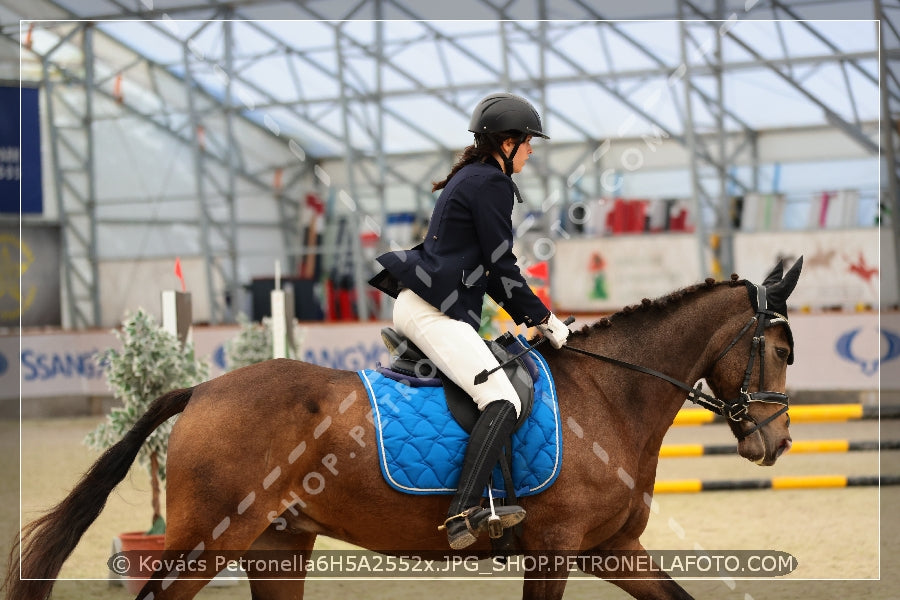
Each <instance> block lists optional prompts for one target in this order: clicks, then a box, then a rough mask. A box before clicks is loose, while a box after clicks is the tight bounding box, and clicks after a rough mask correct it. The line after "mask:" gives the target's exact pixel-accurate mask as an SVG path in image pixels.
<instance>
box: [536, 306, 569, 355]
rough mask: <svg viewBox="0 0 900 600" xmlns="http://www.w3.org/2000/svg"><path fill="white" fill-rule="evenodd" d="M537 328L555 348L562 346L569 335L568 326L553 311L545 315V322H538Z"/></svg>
mask: <svg viewBox="0 0 900 600" xmlns="http://www.w3.org/2000/svg"><path fill="white" fill-rule="evenodd" d="M537 328H538V330H539V331H540V332H541V333H542V334H544V337H546V338H547V339H549V340H550V343H551V344H552V345H553V347H554V348H556V349H557V350H558V349H560V348H562V347H563V345H564V344H565V343H566V339H567V338H568V337H569V328H568V327H567V326H566V324H565V323H563V322H562V321H560V320H559V319H558V318H557V317H556V315H554V314H553V313H550V316H549V317H547V322H546V323H541V324H539V325H538V326H537Z"/></svg>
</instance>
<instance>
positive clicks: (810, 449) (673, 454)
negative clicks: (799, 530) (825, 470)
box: [659, 440, 900, 458]
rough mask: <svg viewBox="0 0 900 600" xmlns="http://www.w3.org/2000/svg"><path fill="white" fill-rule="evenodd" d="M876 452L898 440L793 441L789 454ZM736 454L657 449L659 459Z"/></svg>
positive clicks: (731, 450)
mask: <svg viewBox="0 0 900 600" xmlns="http://www.w3.org/2000/svg"><path fill="white" fill-rule="evenodd" d="M876 450H900V440H881V443H879V442H878V440H863V441H850V440H795V441H794V443H793V444H792V445H791V449H790V451H789V453H790V454H820V453H826V452H868V451H876ZM731 454H737V446H736V444H708V445H703V444H664V445H663V446H662V447H661V448H660V449H659V457H660V458H690V457H695V456H721V455H731Z"/></svg>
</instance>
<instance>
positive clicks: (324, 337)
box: [0, 322, 388, 400]
mask: <svg viewBox="0 0 900 600" xmlns="http://www.w3.org/2000/svg"><path fill="white" fill-rule="evenodd" d="M386 325H388V323H378V322H372V323H352V324H347V325H326V324H309V325H306V324H303V325H301V326H300V331H301V336H302V338H303V343H302V347H301V349H300V358H302V359H303V360H305V361H306V362H311V363H314V364H317V365H321V366H325V367H332V368H335V369H346V370H352V371H355V370H357V369H362V368H374V367H375V363H376V362H381V363H383V364H384V363H387V360H388V355H387V350H386V349H385V347H384V343H383V342H382V341H381V328H382V327H384V326H386ZM238 331H239V329H238V327H236V326H223V327H195V328H193V331H192V339H193V344H194V348H195V350H196V352H197V355H198V356H200V357H203V358H205V359H206V360H207V362H209V364H210V377H216V376H218V375H221V374H222V373H224V372H225V370H226V364H225V343H226V342H228V340H230V339H232V338H234V337H235V336H236V335H237V334H238ZM20 341H21V348H20ZM118 345H119V342H118V340H117V339H116V337H115V335H114V334H113V333H112V332H111V331H102V330H94V331H84V332H69V333H65V332H54V333H26V334H25V335H23V336H21V338H20V337H19V336H17V335H7V336H0V397H2V398H4V399H9V398H16V397H18V395H19V384H20V381H19V377H20V373H21V395H22V396H21V397H22V398H23V400H27V399H29V398H49V397H64V396H108V395H110V391H109V388H108V387H107V385H106V379H105V377H104V375H103V371H102V370H101V369H100V367H99V366H98V365H97V361H96V359H95V357H96V355H97V353H98V352H101V351H103V350H105V349H106V348H110V347H118ZM17 361H18V363H19V368H18V369H17V368H16V362H17Z"/></svg>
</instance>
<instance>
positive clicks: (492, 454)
mask: <svg viewBox="0 0 900 600" xmlns="http://www.w3.org/2000/svg"><path fill="white" fill-rule="evenodd" d="M394 326H395V327H396V329H397V330H398V331H399V332H400V333H402V334H404V335H406V336H407V337H408V338H409V339H410V340H412V342H413V343H414V344H415V345H416V346H418V347H419V348H420V349H421V350H422V351H423V352H425V354H426V355H427V356H428V357H429V358H430V359H431V360H432V362H434V364H435V366H437V368H438V369H440V370H441V371H443V372H444V373H445V374H446V375H447V376H448V377H450V379H452V380H453V381H454V382H455V383H456V384H457V385H459V386H460V387H461V388H463V389H464V390H465V391H466V392H467V393H469V394H470V395H471V396H472V398H473V399H474V400H475V402H476V403H477V404H478V407H479V408H480V409H481V411H482V413H481V415H480V416H479V418H478V421H476V423H475V427H474V428H473V430H472V434H471V436H470V438H469V445H468V447H467V449H466V454H465V458H464V459H463V467H462V471H461V473H460V480H459V484H458V486H457V493H456V495H455V496H454V498H453V500H452V502H451V503H450V510H449V511H448V517H449V518H448V519H447V521H446V523H445V525H446V527H447V537H448V539H449V541H450V545H451V547H453V548H455V549H460V548H465V547H466V546H468V545H470V544H472V543H473V542H474V541H475V536H476V535H477V534H478V533H479V532H480V531H481V530H483V529H484V528H485V527H486V526H487V519H488V517H489V516H490V514H491V513H490V510H489V509H482V508H481V507H480V501H481V497H482V492H483V490H484V488H485V486H486V485H487V484H488V481H489V479H490V475H491V471H493V468H494V466H495V465H496V464H497V461H498V460H499V458H500V455H501V452H502V449H503V446H505V445H506V443H507V442H508V440H509V437H510V435H511V434H512V431H513V429H514V427H515V424H516V420H517V418H518V413H519V410H520V406H521V405H520V402H519V398H518V395H517V394H516V391H515V389H514V388H513V386H512V383H510V381H509V379H508V378H507V377H506V374H505V373H503V372H502V371H497V372H496V373H493V374H492V375H491V376H490V377H488V380H487V381H486V382H484V383H482V384H479V385H475V382H474V379H475V375H477V374H478V373H480V372H481V371H482V370H484V369H491V368H493V367H495V366H497V365H498V364H499V362H498V361H497V359H496V358H495V357H494V355H493V353H491V351H490V350H489V349H488V348H487V346H486V345H485V343H484V341H483V340H482V339H481V337H479V335H478V333H477V332H476V331H475V330H474V329H473V328H472V327H470V326H469V325H467V324H466V323H463V322H461V321H456V320H454V319H451V318H450V317H448V316H446V315H445V314H443V313H442V312H440V311H439V310H437V309H436V308H434V307H433V306H431V305H430V304H428V303H427V302H425V301H424V300H422V299H421V298H420V297H419V296H417V295H416V294H415V293H413V292H412V291H410V290H404V291H402V292H401V293H400V295H399V296H398V298H397V302H396V303H395V304H394ZM497 514H498V515H499V516H500V518H501V525H502V526H503V527H512V526H513V525H515V524H516V523H518V522H519V521H521V520H522V519H524V518H525V511H524V510H523V509H522V508H521V507H519V506H505V507H500V508H498V509H497Z"/></svg>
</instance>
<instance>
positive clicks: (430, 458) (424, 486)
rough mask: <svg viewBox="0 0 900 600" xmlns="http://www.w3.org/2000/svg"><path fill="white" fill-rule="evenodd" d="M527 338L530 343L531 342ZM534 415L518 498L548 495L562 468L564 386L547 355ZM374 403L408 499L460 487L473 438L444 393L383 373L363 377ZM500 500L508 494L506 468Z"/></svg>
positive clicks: (520, 447)
mask: <svg viewBox="0 0 900 600" xmlns="http://www.w3.org/2000/svg"><path fill="white" fill-rule="evenodd" d="M520 339H521V340H522V341H523V343H524V341H525V340H524V338H521V337H520ZM531 354H532V356H533V357H534V359H535V362H536V363H537V366H538V373H539V376H538V379H537V381H536V382H535V389H534V407H533V409H532V411H531V415H530V416H529V417H528V419H527V420H526V421H525V422H524V423H523V424H522V426H521V427H520V428H519V429H518V430H517V431H516V432H515V433H514V434H513V437H512V445H511V446H512V478H513V484H514V486H515V490H516V494H517V495H518V496H530V495H533V494H537V493H539V492H542V491H544V490H546V489H547V488H548V487H550V486H551V485H552V484H553V482H554V481H556V478H557V476H558V475H559V470H560V467H561V466H562V427H561V419H560V416H559V403H558V401H557V398H556V386H555V385H554V383H553V377H552V375H551V374H550V369H549V368H548V367H547V363H546V361H545V360H544V358H543V357H542V356H540V355H539V354H538V353H537V352H536V351H533V352H532V353H531ZM358 373H359V376H360V378H361V379H362V381H363V384H364V385H365V386H366V391H367V392H368V395H369V401H370V402H371V403H372V416H373V418H374V422H375V433H376V436H377V440H378V453H379V464H380V466H381V473H382V474H383V475H384V478H385V480H386V481H387V482H388V484H389V485H390V486H391V487H393V488H394V489H396V490H398V491H401V492H405V493H407V494H452V493H454V492H455V491H456V486H457V484H458V482H459V473H460V470H461V469H462V461H463V455H464V454H465V451H466V443H467V442H468V438H469V434H468V433H466V431H465V430H463V428H462V427H460V426H459V424H457V422H456V421H455V420H454V418H453V416H452V415H451V414H450V410H449V409H448V408H447V402H446V400H445V399H444V389H443V388H442V387H439V386H438V387H411V386H409V385H407V384H405V383H403V382H400V381H396V380H394V379H391V378H390V377H387V376H385V375H382V374H381V373H379V372H378V371H373V370H370V369H364V370H361V371H358ZM493 481H494V484H493V488H494V489H493V494H494V496H495V497H504V496H506V492H505V490H503V489H501V488H503V477H502V475H501V473H500V468H499V467H497V468H496V469H495V470H494V479H493Z"/></svg>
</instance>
